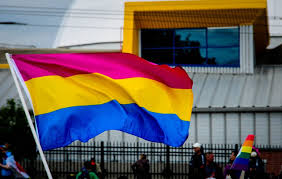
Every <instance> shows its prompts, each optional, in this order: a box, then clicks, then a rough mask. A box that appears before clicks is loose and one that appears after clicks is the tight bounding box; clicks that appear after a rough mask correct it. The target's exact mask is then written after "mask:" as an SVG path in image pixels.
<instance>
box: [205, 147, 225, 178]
mask: <svg viewBox="0 0 282 179" xmlns="http://www.w3.org/2000/svg"><path fill="white" fill-rule="evenodd" d="M205 156H206V165H205V178H217V179H221V178H223V175H222V171H221V168H220V167H219V166H218V165H217V164H216V163H215V162H214V154H213V153H212V152H207V153H206V154H205Z"/></svg>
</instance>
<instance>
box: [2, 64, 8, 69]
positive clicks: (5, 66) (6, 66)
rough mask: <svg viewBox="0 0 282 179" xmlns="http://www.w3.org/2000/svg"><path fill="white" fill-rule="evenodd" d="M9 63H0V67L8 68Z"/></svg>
mask: <svg viewBox="0 0 282 179" xmlns="http://www.w3.org/2000/svg"><path fill="white" fill-rule="evenodd" d="M8 68H9V64H0V69H8Z"/></svg>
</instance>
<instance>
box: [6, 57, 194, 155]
mask: <svg viewBox="0 0 282 179" xmlns="http://www.w3.org/2000/svg"><path fill="white" fill-rule="evenodd" d="M11 58H12V63H13V68H14V69H15V71H16V72H17V75H18V77H19V78H20V79H21V81H22V84H23V86H24V89H25V91H26V92H27V96H29V98H30V101H31V102H32V105H33V110H34V113H35V119H36V125H37V131H38V135H39V139H40V143H41V146H42V148H43V150H49V149H54V148H58V147H63V146H66V145H68V144H70V143H71V142H73V141H75V140H80V141H82V142H86V141H88V140H89V139H91V138H93V137H95V136H97V135H99V134H101V133H102V132H104V131H107V130H120V131H123V132H126V133H129V134H133V135H135V136H138V137H141V138H144V139H146V140H150V141H153V142H161V143H165V144H167V145H171V146H181V145H182V144H183V143H184V142H185V140H186V139H187V137H188V134H189V123H190V116H191V111H192V103H193V94H192V83H193V82H192V80H191V79H190V78H189V76H188V75H187V73H186V72H185V71H184V70H183V69H182V68H180V67H176V68H171V67H169V66H167V65H156V64H153V63H150V62H148V61H146V60H144V59H142V58H139V57H137V56H135V55H131V54H126V53H94V54H90V53H72V54H29V55H27V54H25V55H11Z"/></svg>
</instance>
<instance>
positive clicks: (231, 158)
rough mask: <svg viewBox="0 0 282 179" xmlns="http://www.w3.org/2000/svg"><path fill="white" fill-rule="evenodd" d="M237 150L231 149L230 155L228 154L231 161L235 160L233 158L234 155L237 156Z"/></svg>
mask: <svg viewBox="0 0 282 179" xmlns="http://www.w3.org/2000/svg"><path fill="white" fill-rule="evenodd" d="M237 154H238V153H237V152H236V151H232V152H231V155H230V160H232V161H234V160H235V158H236V156H237Z"/></svg>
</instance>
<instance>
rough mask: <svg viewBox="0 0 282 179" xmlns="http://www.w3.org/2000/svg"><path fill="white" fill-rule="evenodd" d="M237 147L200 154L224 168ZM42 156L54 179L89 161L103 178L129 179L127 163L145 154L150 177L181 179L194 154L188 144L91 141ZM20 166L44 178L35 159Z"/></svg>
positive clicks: (209, 148)
mask: <svg viewBox="0 0 282 179" xmlns="http://www.w3.org/2000/svg"><path fill="white" fill-rule="evenodd" d="M238 147H239V146H238V144H229V145H228V144H227V145H222V144H218V145H216V144H213V145H209V144H207V145H203V149H204V152H213V153H214V160H215V162H216V163H218V164H219V165H220V166H225V165H226V163H227V162H228V160H229V156H230V154H231V152H232V151H233V150H238ZM44 153H45V156H46V159H47V161H48V165H49V167H50V170H51V172H52V175H54V176H55V177H54V178H68V177H70V176H71V174H75V173H78V172H79V171H80V170H81V168H82V166H83V163H84V162H85V161H87V160H90V159H91V158H94V159H95V160H96V162H98V163H99V164H100V166H101V168H102V169H105V173H106V174H107V176H106V178H117V176H123V175H125V176H128V177H129V178H133V171H132V170H131V164H133V163H134V162H135V161H136V160H138V159H139V155H140V154H146V155H147V158H148V159H149V161H150V173H151V175H152V178H163V176H164V175H168V174H169V175H173V176H175V177H176V178H185V176H187V175H188V172H189V171H188V163H189V161H190V159H191V156H192V155H193V153H194V151H193V147H192V144H185V145H183V146H182V147H179V148H174V147H168V146H166V145H163V144H158V143H104V142H99V143H95V142H93V143H91V145H89V144H83V143H81V145H71V146H68V147H64V148H59V149H55V150H51V151H46V152H44ZM23 165H24V167H25V168H27V169H29V170H28V172H29V173H31V175H36V176H45V175H46V174H45V170H44V167H43V165H42V162H41V160H40V158H39V156H38V158H37V159H36V160H34V161H30V160H26V161H25V162H24V163H23ZM175 177H174V178H175ZM186 178H187V177H186Z"/></svg>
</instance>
